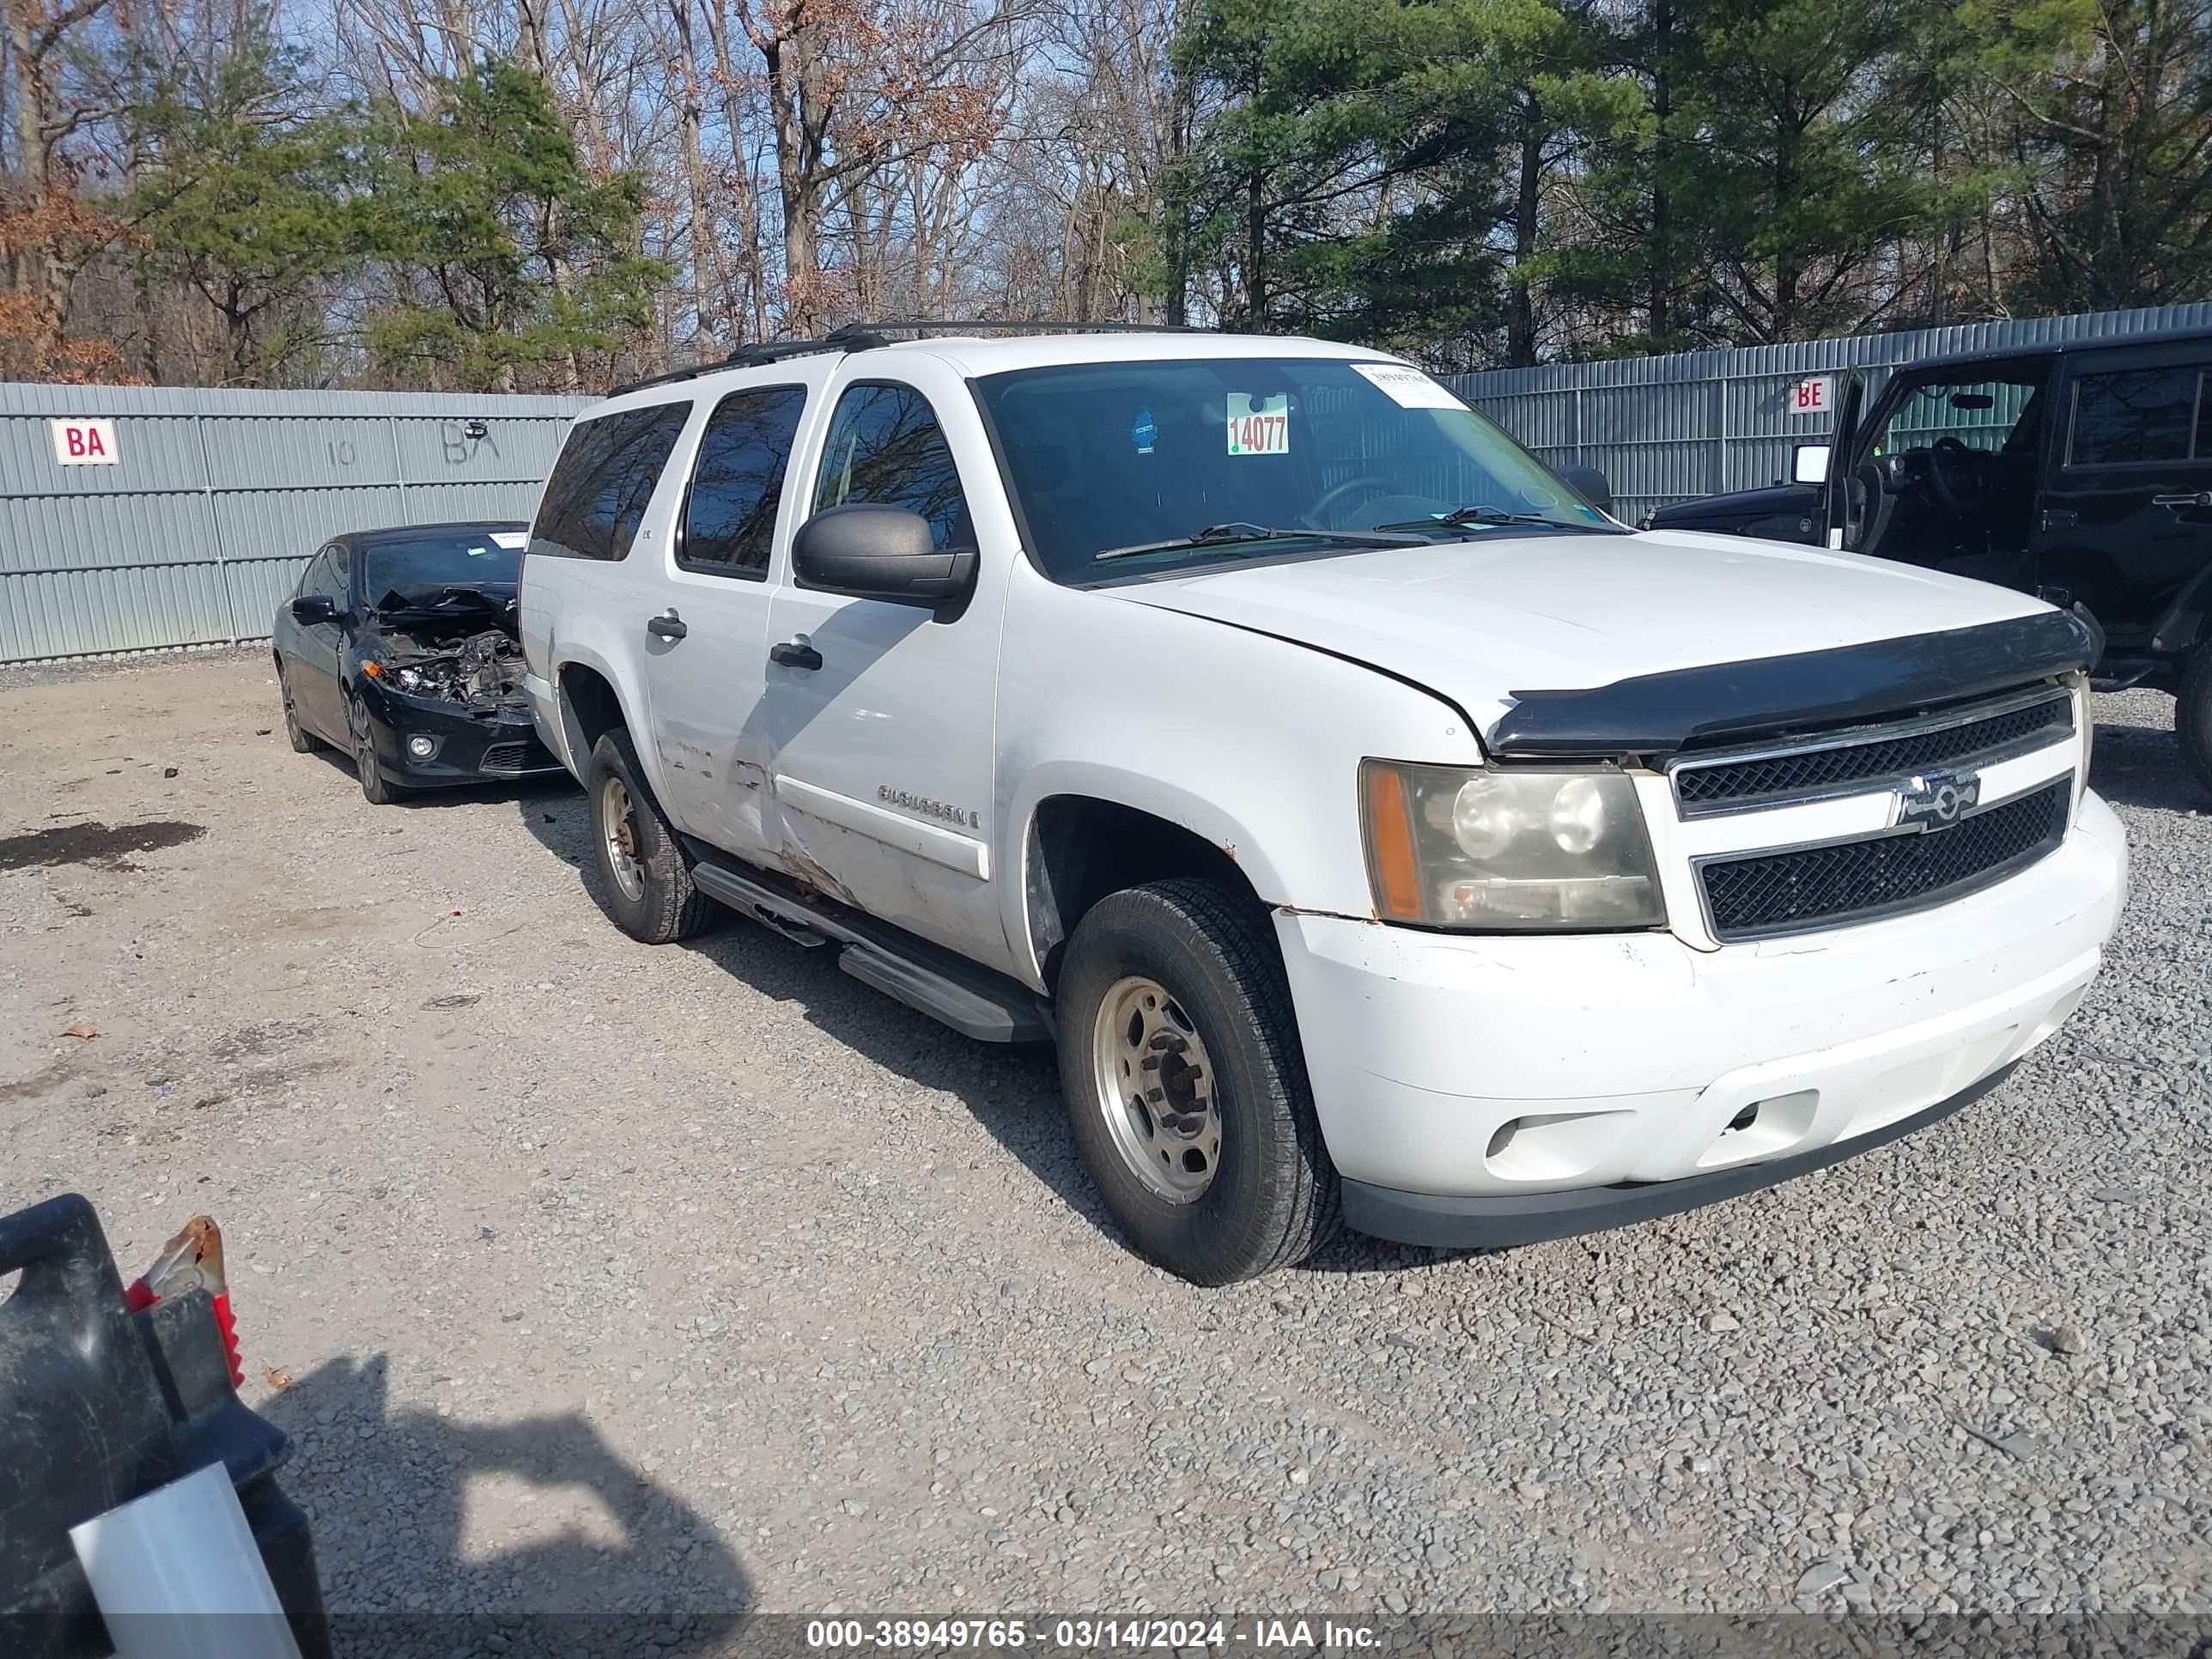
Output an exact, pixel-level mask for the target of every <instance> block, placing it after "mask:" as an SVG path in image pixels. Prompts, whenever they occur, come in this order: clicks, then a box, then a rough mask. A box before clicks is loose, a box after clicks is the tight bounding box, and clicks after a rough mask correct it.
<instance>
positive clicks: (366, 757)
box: [346, 697, 408, 806]
mask: <svg viewBox="0 0 2212 1659" xmlns="http://www.w3.org/2000/svg"><path fill="white" fill-rule="evenodd" d="M346 730H347V731H348V732H349V733H350V734H351V736H352V738H353V770H354V775H355V776H356V777H357V778H359V779H360V780H361V798H362V799H363V800H365V801H367V802H368V804H369V805H371V806H392V805H397V804H398V802H400V801H403V800H405V799H407V795H408V792H407V790H406V789H404V787H401V786H400V785H398V784H396V783H392V782H391V781H388V780H387V779H386V777H385V775H384V769H383V768H382V767H381V766H380V765H379V764H377V759H376V738H375V737H374V734H373V732H372V730H371V728H370V726H369V723H368V709H367V708H364V707H362V701H361V699H360V698H358V697H356V698H354V699H352V700H351V701H350V702H348V703H347V704H346Z"/></svg>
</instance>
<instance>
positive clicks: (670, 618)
mask: <svg viewBox="0 0 2212 1659" xmlns="http://www.w3.org/2000/svg"><path fill="white" fill-rule="evenodd" d="M645 631H646V632H647V633H648V634H652V635H658V636H659V638H661V639H664V640H680V639H682V638H683V637H684V635H686V634H689V633H690V631H691V630H690V629H688V628H686V627H685V626H684V618H683V617H679V616H678V615H677V614H676V613H675V612H674V611H670V612H669V613H668V614H667V615H666V616H665V617H647V618H646V619H645Z"/></svg>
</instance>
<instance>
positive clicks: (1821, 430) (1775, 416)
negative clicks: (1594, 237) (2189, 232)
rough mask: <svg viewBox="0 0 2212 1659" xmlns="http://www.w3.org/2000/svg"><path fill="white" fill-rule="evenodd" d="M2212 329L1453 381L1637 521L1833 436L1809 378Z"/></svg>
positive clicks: (1860, 349)
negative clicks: (1805, 411)
mask: <svg viewBox="0 0 2212 1659" xmlns="http://www.w3.org/2000/svg"><path fill="white" fill-rule="evenodd" d="M2207 327H2212V304H2203V305H2185V306H2160V307H2151V308H2148V309H2143V310H2138V311H2106V312H2097V313H2093V314H2089V315H2084V316H2076V317H2038V318H2033V319H2028V320H2026V321H2021V322H2008V323H1972V324H1964V325H1958V326H1955V327H1950V328H1935V329H1920V330H1917V331H1912V332H1910V333H1902V334H1869V335H1862V336H1859V337H1855V338H1850V339H1840V340H1806V341H1799V342H1796V343H1791V344H1788V345H1776V346H1749V347H1745V348H1743V349H1738V350H1711V351H1686V352H1681V353H1678V354H1676V355H1674V356H1667V357H1639V358H1624V359H1620V360H1615V361H1608V362H1594V363H1547V364H1544V365H1542V366H1541V367H1538V368H1501V369H1492V370H1491V371H1490V372H1488V373H1487V374H1462V375H1457V376H1454V377H1453V378H1452V382H1451V383H1452V385H1453V386H1454V387H1455V390H1457V391H1458V392H1459V393H1460V395H1461V396H1462V397H1463V398H1466V399H1467V400H1468V403H1469V404H1473V405H1474V407H1475V408H1476V409H1479V410H1481V411H1482V412H1483V413H1484V414H1486V415H1487V416H1490V417H1491V419H1492V420H1494V421H1496V422H1498V424H1499V425H1500V426H1502V427H1504V428H1505V429H1506V430H1507V431H1508V432H1510V433H1511V434H1513V435H1514V436H1515V437H1516V438H1518V439H1520V441H1522V443H1524V444H1526V445H1528V447H1529V448H1531V449H1533V450H1534V451H1535V452H1536V453H1537V454H1539V455H1541V456H1542V457H1543V458H1544V459H1546V460H1547V461H1549V462H1551V463H1552V464H1553V465H1575V464H1577V463H1579V464H1581V465H1587V466H1595V467H1597V468H1600V469H1601V471H1604V472H1605V474H1606V476H1607V478H1608V479H1609V480H1610V481H1611V483H1612V484H1613V500H1614V501H1615V502H1616V504H1617V505H1616V509H1615V510H1616V511H1618V512H1620V513H1621V514H1622V515H1624V516H1625V517H1628V518H1631V519H1634V518H1638V517H1641V516H1642V515H1643V514H1644V513H1645V512H1647V511H1649V510H1650V508H1652V507H1658V506H1661V505H1662V504H1664V503H1666V502H1668V501H1692V500H1694V499H1696V498H1697V497H1699V496H1700V495H1715V494H1717V493H1718V492H1720V491H1722V490H1728V489H1755V488H1757V487H1759V485H1762V484H1770V483H1778V482H1780V481H1781V480H1783V479H1785V478H1787V477H1789V476H1790V457H1791V453H1792V452H1793V450H1794V449H1795V448H1796V446H1797V445H1798V444H1801V443H1818V442H1821V441H1825V440H1826V438H1827V437H1828V436H1829V435H1830V434H1831V433H1832V431H1833V430H1834V426H1835V420H1834V416H1833V414H1832V412H1826V413H1821V414H1818V415H1799V414H1796V413H1795V412H1794V411H1793V409H1792V406H1791V395H1792V393H1793V392H1794V391H1795V389H1796V386H1797V383H1798V382H1799V381H1801V380H1806V379H1808V378H1810V377H1813V376H1815V375H1822V374H1841V373H1842V372H1843V371H1844V370H1845V369H1857V370H1860V371H1861V372H1862V373H1863V374H1864V377H1865V380H1866V383H1867V396H1868V397H1869V398H1874V397H1875V396H1876V395H1877V394H1878V393H1879V392H1881V387H1882V384H1883V382H1884V381H1886V380H1887V379H1888V371H1889V369H1891V368H1893V367H1895V366H1896V365H1898V364H1900V363H1906V362H1917V360H1918V359H1920V358H1923V357H1931V356H1940V355H1942V354H1944V353H1948V352H1954V351H1979V350H1985V349H2002V348H2005V347H2010V346H2032V345H2042V344H2050V343H2058V342H2062V341H2066V342H2071V341H2080V340H2107V339H2110V340H2118V339H2124V338H2126V337H2130V336H2133V335H2136V334H2143V333H2148V332H2150V331H2154V330H2158V329H2166V328H2207ZM1993 418H1994V417H1993Z"/></svg>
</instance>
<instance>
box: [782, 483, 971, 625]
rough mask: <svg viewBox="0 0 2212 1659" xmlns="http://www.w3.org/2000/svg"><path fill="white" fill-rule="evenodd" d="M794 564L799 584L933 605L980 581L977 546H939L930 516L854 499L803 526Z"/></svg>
mask: <svg viewBox="0 0 2212 1659" xmlns="http://www.w3.org/2000/svg"><path fill="white" fill-rule="evenodd" d="M791 566H792V569H793V572H794V573H795V574H797V576H798V578H799V586H801V587H811V588H815V589H817V590H819V591H821V592H826V593H849V594H851V595H853V596H854V598H855V599H884V600H888V601H889V602H890V604H893V605H927V606H929V607H930V608H931V609H932V610H935V609H938V608H939V607H941V606H944V605H951V604H953V603H955V602H956V601H957V600H959V599H962V598H963V596H964V595H965V594H966V593H967V592H968V589H969V585H970V584H972V583H973V582H974V581H975V549H974V548H972V547H955V548H940V547H938V546H936V545H935V544H933V542H932V540H931V538H930V532H929V520H927V519H925V518H923V517H922V516H921V514H920V513H909V512H908V511H907V510H906V509H905V508H904V507H884V506H882V505H880V504H878V503H877V502H873V501H854V502H852V503H850V504H848V505H847V506H844V507H829V508H828V509H827V510H826V511H823V512H820V513H816V514H815V515H814V516H813V517H812V518H811V519H809V520H807V521H806V522H805V524H803V525H801V526H799V534H798V535H797V536H796V537H794V538H793V540H792V544H791Z"/></svg>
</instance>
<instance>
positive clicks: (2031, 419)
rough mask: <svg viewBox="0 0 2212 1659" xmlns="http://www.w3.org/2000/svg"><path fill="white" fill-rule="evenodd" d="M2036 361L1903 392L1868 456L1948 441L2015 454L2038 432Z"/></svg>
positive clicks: (2039, 367)
mask: <svg viewBox="0 0 2212 1659" xmlns="http://www.w3.org/2000/svg"><path fill="white" fill-rule="evenodd" d="M2046 373H2047V371H2046V368H2045V364H2044V363H2042V362H2031V363H2026V364H2021V365H2019V366H2017V367H2014V368H2006V369H1996V370H1992V371H1990V372H1989V373H1986V374H1977V375H1972V376H1968V377H1966V378H1963V379H1953V380H1923V381H1922V382H1921V383H1920V384H1918V385H1917V386H1912V387H1911V389H1910V390H1908V391H1907V392H1905V393H1904V394H1903V395H1902V396H1901V397H1899V399H1898V401H1897V404H1896V405H1895V406H1894V407H1893V408H1892V409H1891V410H1890V411H1889V414H1888V416H1887V418H1885V419H1884V420H1883V422H1882V423H1881V428H1880V429H1879V430H1878V431H1877V432H1876V433H1875V441H1874V445H1873V448H1872V451H1871V453H1873V454H1875V455H1877V456H1879V455H1893V454H1904V453H1907V452H1908V451H1911V450H1915V449H1929V448H1932V447H1935V446H1936V444H1938V443H1941V442H1942V441H1944V440H1946V439H1949V440H1951V441H1954V443H1958V444H1961V445H1964V446H1965V447H1966V448H1968V449H1980V450H1990V451H1995V452H1996V453H2002V454H2020V453H2025V452H2027V451H2028V450H2030V449H2032V448H2033V447H2034V445H2035V442H2036V441H2037V439H2038V438H2039V436H2040V435H2041V433H2042V428H2043V409H2042V405H2043V397H2042V389H2043V382H2044V380H2045V375H2046Z"/></svg>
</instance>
